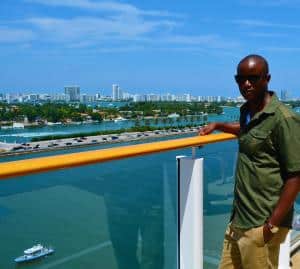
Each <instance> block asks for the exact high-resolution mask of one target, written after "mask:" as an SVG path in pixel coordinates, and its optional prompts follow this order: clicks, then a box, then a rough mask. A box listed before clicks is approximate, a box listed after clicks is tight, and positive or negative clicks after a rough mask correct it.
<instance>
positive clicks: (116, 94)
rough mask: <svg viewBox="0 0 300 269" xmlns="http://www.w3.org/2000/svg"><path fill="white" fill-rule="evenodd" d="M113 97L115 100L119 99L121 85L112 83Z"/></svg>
mask: <svg viewBox="0 0 300 269" xmlns="http://www.w3.org/2000/svg"><path fill="white" fill-rule="evenodd" d="M112 99H113V101H117V100H118V99H119V85H117V84H113V85H112Z"/></svg>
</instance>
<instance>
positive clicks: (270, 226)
mask: <svg viewBox="0 0 300 269" xmlns="http://www.w3.org/2000/svg"><path fill="white" fill-rule="evenodd" d="M265 225H266V227H267V228H268V230H269V231H270V232H271V233H272V234H276V233H277V232H278V231H279V227H278V226H276V225H274V224H272V223H271V222H270V220H267V221H266V223H265Z"/></svg>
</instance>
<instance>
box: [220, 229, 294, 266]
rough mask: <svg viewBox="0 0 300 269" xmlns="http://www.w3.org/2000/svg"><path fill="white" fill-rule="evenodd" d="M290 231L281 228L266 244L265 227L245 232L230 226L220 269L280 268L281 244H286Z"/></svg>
mask: <svg viewBox="0 0 300 269" xmlns="http://www.w3.org/2000/svg"><path fill="white" fill-rule="evenodd" d="M288 231H289V229H288V228H284V227H280V229H279V231H278V232H277V233H276V234H275V235H274V236H273V238H272V239H271V240H270V241H269V242H268V243H267V244H265V242H264V237H263V226H260V227H257V228H252V229H248V230H245V229H239V228H234V227H232V226H231V225H230V224H229V225H228V227H227V229H226V232H225V239H224V243H223V253H222V258H221V262H220V265H219V269H276V268H278V257H279V248H280V244H281V243H282V242H284V240H285V238H286V235H287V233H288Z"/></svg>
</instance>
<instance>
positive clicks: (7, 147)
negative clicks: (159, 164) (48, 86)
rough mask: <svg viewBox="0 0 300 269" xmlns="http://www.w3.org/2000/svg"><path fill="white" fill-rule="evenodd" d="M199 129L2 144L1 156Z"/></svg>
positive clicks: (146, 137) (187, 132) (163, 135)
mask: <svg viewBox="0 0 300 269" xmlns="http://www.w3.org/2000/svg"><path fill="white" fill-rule="evenodd" d="M199 127H200V126H199ZM197 131H198V127H192V128H184V129H176V128H173V129H169V130H154V131H146V132H126V133H121V134H109V135H96V136H84V137H76V138H64V139H57V140H47V141H37V142H28V143H22V144H10V143H0V156H9V155H20V154H28V153H35V152H44V151H54V150H65V149H69V148H78V147H86V146H95V145H101V144H110V143H121V142H130V141H136V140H145V139H149V138H160V137H167V136H175V135H180V134H189V133H196V132H197Z"/></svg>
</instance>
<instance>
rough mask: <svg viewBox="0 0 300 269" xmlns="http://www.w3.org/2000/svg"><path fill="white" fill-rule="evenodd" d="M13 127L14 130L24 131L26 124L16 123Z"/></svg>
mask: <svg viewBox="0 0 300 269" xmlns="http://www.w3.org/2000/svg"><path fill="white" fill-rule="evenodd" d="M12 127H13V128H14V129H24V124H23V123H20V122H14V123H13V126H12Z"/></svg>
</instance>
